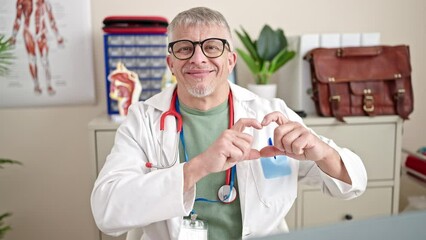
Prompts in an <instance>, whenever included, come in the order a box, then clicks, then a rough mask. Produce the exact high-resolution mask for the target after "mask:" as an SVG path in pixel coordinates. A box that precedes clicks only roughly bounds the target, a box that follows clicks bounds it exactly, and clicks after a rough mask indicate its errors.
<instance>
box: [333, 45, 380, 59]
mask: <svg viewBox="0 0 426 240" xmlns="http://www.w3.org/2000/svg"><path fill="white" fill-rule="evenodd" d="M382 50H383V48H382V47H381V46H374V47H346V48H338V49H337V50H336V51H337V52H336V55H337V56H338V57H374V56H377V55H379V54H380V53H381V52H382Z"/></svg>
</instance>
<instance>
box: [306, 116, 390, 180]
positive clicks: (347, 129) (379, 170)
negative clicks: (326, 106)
mask: <svg viewBox="0 0 426 240" xmlns="http://www.w3.org/2000/svg"><path fill="white" fill-rule="evenodd" d="M311 128H312V129H313V130H314V131H315V132H316V133H318V134H320V135H323V136H325V137H327V138H330V139H332V140H333V141H335V142H336V143H337V145H339V146H342V147H346V148H349V149H350V150H352V151H353V152H355V153H356V154H358V156H360V157H361V159H362V160H363V162H364V165H365V168H366V170H367V175H368V180H369V181H370V180H394V172H395V148H396V139H395V136H396V125H395V124H393V123H387V124H383V123H380V124H350V125H346V124H342V125H328V126H312V127H311Z"/></svg>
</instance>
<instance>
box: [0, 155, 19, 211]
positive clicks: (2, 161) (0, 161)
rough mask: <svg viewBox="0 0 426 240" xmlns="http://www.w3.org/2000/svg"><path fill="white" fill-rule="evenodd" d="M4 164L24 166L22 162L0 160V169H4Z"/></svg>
mask: <svg viewBox="0 0 426 240" xmlns="http://www.w3.org/2000/svg"><path fill="white" fill-rule="evenodd" d="M2 164H18V165H22V163H21V162H20V161H16V160H11V159H2V158H0V168H3V166H2ZM2 216H3V215H2ZM2 216H0V219H1V217H2Z"/></svg>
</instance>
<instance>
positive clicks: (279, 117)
mask: <svg viewBox="0 0 426 240" xmlns="http://www.w3.org/2000/svg"><path fill="white" fill-rule="evenodd" d="M271 122H275V123H277V124H278V125H283V124H285V123H287V122H289V120H288V118H286V117H285V116H284V114H282V113H281V112H278V111H275V112H271V113H268V114H267V115H265V117H264V118H263V121H262V126H267V125H269V124H270V123H271Z"/></svg>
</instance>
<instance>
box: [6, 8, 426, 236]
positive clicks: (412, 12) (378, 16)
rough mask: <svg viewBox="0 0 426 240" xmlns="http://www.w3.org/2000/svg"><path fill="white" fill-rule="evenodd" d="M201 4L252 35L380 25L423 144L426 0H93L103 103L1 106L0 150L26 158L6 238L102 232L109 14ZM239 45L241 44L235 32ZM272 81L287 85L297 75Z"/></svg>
mask: <svg viewBox="0 0 426 240" xmlns="http://www.w3.org/2000/svg"><path fill="white" fill-rule="evenodd" d="M194 6H207V7H212V8H214V9H217V10H219V11H221V12H222V13H223V14H224V15H225V17H226V18H227V19H228V21H229V24H230V26H231V28H232V29H236V28H238V27H239V26H244V28H245V29H246V30H247V31H248V32H249V33H250V34H251V35H252V36H257V34H258V32H259V31H260V29H261V27H262V26H263V25H264V24H265V23H268V24H270V25H271V26H272V27H273V28H277V27H280V28H282V29H284V30H285V32H286V34H287V35H289V36H292V35H300V34H304V33H306V34H307V33H353V32H380V34H381V41H382V43H385V44H390V45H393V44H402V43H403V44H408V45H410V49H411V60H412V68H413V74H412V79H413V86H414V97H415V106H414V113H413V114H412V115H411V119H410V120H409V121H406V122H405V123H404V136H403V143H402V145H403V146H404V147H406V148H408V149H411V150H416V149H417V148H418V147H419V146H422V145H423V146H424V145H426V139H425V133H426V131H425V123H426V108H425V106H424V102H426V97H425V95H424V92H426V83H425V81H424V79H426V68H425V62H426V47H425V43H426V17H425V16H426V15H425V12H426V1H423V0H346V1H341V0H315V1H314V0H299V1H290V0H268V1H250V0H236V1H229V0H216V1H211V0H185V1H171V0H170V1H166V0H155V1H141V0H122V1H115V0H92V1H91V8H92V9H91V13H92V16H91V18H92V29H93V30H92V38H93V56H94V68H95V69H94V72H95V76H94V77H95V84H96V88H95V90H96V103H95V104H90V105H78V106H58V107H38V108H13V109H0V155H1V157H8V158H12V159H16V160H20V161H22V162H23V163H24V165H23V166H8V167H7V168H6V169H2V170H0V212H5V211H11V212H13V214H14V215H13V216H12V217H11V218H9V219H8V223H9V224H11V225H12V226H13V230H12V231H11V232H10V233H8V234H7V237H6V239H7V240H12V239H14V240H23V239H32V240H45V239H62V240H76V239H85V240H91V239H97V237H98V231H97V229H96V227H95V225H94V223H93V220H92V216H91V210H90V205H89V196H90V192H91V189H92V185H93V181H94V178H95V170H94V164H95V163H94V159H92V158H91V157H92V155H91V152H90V151H91V149H90V145H89V131H88V123H89V122H90V120H92V119H93V118H95V117H96V116H98V115H100V114H104V113H105V112H106V96H105V72H104V55H103V38H102V34H103V33H102V20H103V18H104V17H106V16H109V15H158V16H164V17H166V18H167V19H169V21H170V20H171V19H172V18H173V17H174V16H175V15H176V14H177V13H178V12H180V11H182V10H185V9H188V8H190V7H194ZM75 16H76V17H78V14H76V15H75ZM235 45H236V46H241V44H240V42H239V41H238V40H236V41H235ZM239 62H240V63H242V62H241V61H239ZM237 74H238V83H239V84H240V85H243V86H246V84H247V83H250V82H252V81H253V78H252V76H251V75H250V73H249V72H248V70H247V68H246V67H245V65H244V64H239V68H238V71H237ZM274 81H276V82H278V83H279V84H286V81H291V79H279V80H278V79H275V80H274ZM366 137H368V136H366Z"/></svg>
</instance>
